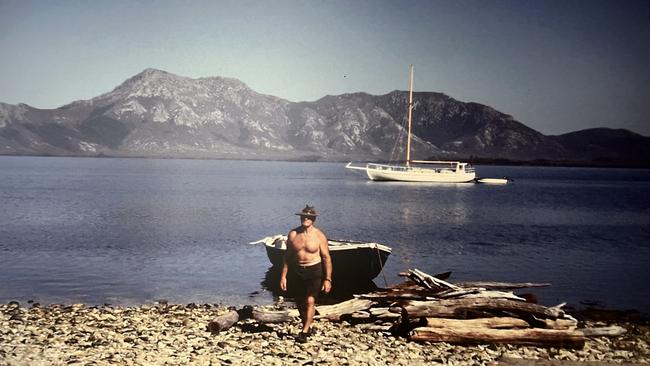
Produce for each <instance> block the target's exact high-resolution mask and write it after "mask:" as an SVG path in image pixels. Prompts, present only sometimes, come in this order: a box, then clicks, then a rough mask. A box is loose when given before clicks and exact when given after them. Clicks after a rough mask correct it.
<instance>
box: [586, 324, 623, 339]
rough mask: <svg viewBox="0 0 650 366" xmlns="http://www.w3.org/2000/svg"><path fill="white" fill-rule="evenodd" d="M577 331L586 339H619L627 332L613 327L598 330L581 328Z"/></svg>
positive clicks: (615, 326) (618, 327) (598, 328)
mask: <svg viewBox="0 0 650 366" xmlns="http://www.w3.org/2000/svg"><path fill="white" fill-rule="evenodd" d="M577 331H579V332H581V333H582V334H584V335H585V337H618V336H620V335H623V334H625V333H626V332H627V329H625V328H623V327H621V326H618V325H612V326H609V327H596V328H580V329H577Z"/></svg>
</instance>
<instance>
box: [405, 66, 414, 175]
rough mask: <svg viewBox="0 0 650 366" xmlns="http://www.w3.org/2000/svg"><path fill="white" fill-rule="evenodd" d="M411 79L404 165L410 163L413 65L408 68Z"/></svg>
mask: <svg viewBox="0 0 650 366" xmlns="http://www.w3.org/2000/svg"><path fill="white" fill-rule="evenodd" d="M410 69H411V70H410V71H411V72H410V74H411V81H410V83H409V127H408V137H407V139H406V166H407V167H408V166H410V165H411V117H412V113H413V65H411V68H410Z"/></svg>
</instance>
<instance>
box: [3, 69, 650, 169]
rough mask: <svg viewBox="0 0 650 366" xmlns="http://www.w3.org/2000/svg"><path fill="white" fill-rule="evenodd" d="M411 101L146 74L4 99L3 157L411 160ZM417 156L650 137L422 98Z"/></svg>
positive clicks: (584, 157) (567, 152)
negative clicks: (44, 97)
mask: <svg viewBox="0 0 650 366" xmlns="http://www.w3.org/2000/svg"><path fill="white" fill-rule="evenodd" d="M407 97H408V93H407V92H405V91H393V92H391V93H388V94H386V95H379V96H374V95H369V94H366V93H352V94H343V95H337V96H326V97H323V98H321V99H319V100H317V101H314V102H300V103H294V102H290V101H287V100H284V99H281V98H278V97H274V96H271V95H264V94H260V93H257V92H255V91H254V90H252V89H250V88H249V87H248V86H247V85H246V84H244V83H243V82H241V81H239V80H237V79H232V78H221V77H210V78H199V79H192V78H187V77H182V76H177V75H174V74H171V73H167V72H164V71H160V70H155V69H147V70H144V71H143V72H141V73H139V74H137V75H135V76H133V77H132V78H130V79H128V80H126V81H125V82H124V83H122V84H121V85H119V86H118V87H116V88H115V89H114V90H113V91H111V92H109V93H106V94H103V95H100V96H98V97H96V98H93V99H90V100H83V101H76V102H73V103H70V104H68V105H65V106H63V107H61V108H57V109H48V110H44V109H36V108H32V107H30V106H28V105H25V104H18V105H9V104H3V103H0V154H5V155H8V154H11V155H16V154H18V155H22V154H25V155H71V156H152V157H200V158H229V159H303V160H314V159H316V160H328V161H344V160H366V159H370V160H386V159H389V158H390V157H391V156H394V157H395V156H396V157H398V158H403V156H404V148H405V147H404V143H403V140H404V134H405V131H404V125H405V120H406V110H407ZM413 123H414V125H413V130H414V135H415V137H414V141H413V147H412V148H413V156H414V157H415V158H416V159H417V158H427V157H436V158H455V157H460V158H469V157H472V158H475V159H481V158H483V159H509V160H517V161H531V160H539V159H545V160H565V161H566V160H568V161H614V162H620V161H637V162H649V161H650V151H649V148H648V146H650V144H649V142H650V141H649V138H648V137H644V136H640V135H637V134H634V133H632V132H629V131H625V130H610V129H592V130H584V131H577V132H572V133H568V134H565V135H560V136H546V135H543V134H541V133H539V132H537V131H535V130H533V129H531V128H529V127H527V126H526V125H524V124H522V123H521V122H519V121H516V120H514V119H513V118H512V117H511V116H509V115H507V114H504V113H501V112H499V111H496V110H494V109H493V108H491V107H489V106H485V105H481V104H477V103H463V102H460V101H457V100H455V99H453V98H451V97H449V96H446V95H444V94H440V93H433V92H418V93H415V94H414V110H413Z"/></svg>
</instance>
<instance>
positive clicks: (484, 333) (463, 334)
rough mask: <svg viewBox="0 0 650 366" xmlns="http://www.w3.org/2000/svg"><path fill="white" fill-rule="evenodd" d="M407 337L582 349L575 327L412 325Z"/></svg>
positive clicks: (582, 342) (583, 337) (581, 340)
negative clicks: (495, 327)
mask: <svg viewBox="0 0 650 366" xmlns="http://www.w3.org/2000/svg"><path fill="white" fill-rule="evenodd" d="M410 339H411V340H414V341H428V342H447V343H455V344H468V343H508V344H524V345H531V346H544V347H550V346H561V347H568V348H582V347H583V346H584V344H585V335H584V334H583V333H582V332H579V331H575V330H555V329H538V328H528V329H489V328H430V327H420V328H415V329H414V330H413V331H412V332H411V334H410Z"/></svg>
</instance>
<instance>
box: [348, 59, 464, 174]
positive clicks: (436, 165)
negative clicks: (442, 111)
mask: <svg viewBox="0 0 650 366" xmlns="http://www.w3.org/2000/svg"><path fill="white" fill-rule="evenodd" d="M412 114H413V65H411V67H410V87H409V105H408V134H407V140H406V163H405V164H404V165H396V164H375V163H367V164H366V165H365V166H355V165H353V164H352V162H350V163H348V164H347V165H346V166H345V167H346V168H348V169H356V170H365V171H366V174H367V175H368V178H369V179H370V180H376V181H400V182H435V183H466V182H471V181H473V180H474V178H476V172H475V170H474V168H472V167H471V166H470V165H469V164H468V163H462V162H460V161H430V160H411V119H412ZM412 164H431V166H426V167H425V166H413V165H412Z"/></svg>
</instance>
